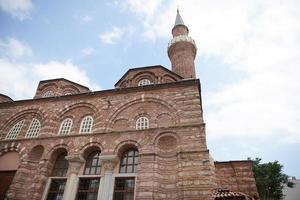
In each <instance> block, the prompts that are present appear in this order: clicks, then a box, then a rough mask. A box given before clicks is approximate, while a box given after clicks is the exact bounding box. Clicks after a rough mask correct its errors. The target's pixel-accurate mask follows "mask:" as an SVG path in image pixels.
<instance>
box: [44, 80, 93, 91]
mask: <svg viewBox="0 0 300 200" xmlns="http://www.w3.org/2000/svg"><path fill="white" fill-rule="evenodd" d="M49 81H66V82H69V83H72V84H74V85H78V86H80V87H83V88H86V89H88V90H90V88H88V87H86V86H84V85H81V84H79V83H75V82H73V81H70V80H68V79H65V78H55V79H47V80H42V81H40V82H39V85H40V84H41V83H44V82H49Z"/></svg>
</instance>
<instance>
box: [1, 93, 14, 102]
mask: <svg viewBox="0 0 300 200" xmlns="http://www.w3.org/2000/svg"><path fill="white" fill-rule="evenodd" d="M0 96H2V97H4V98H7V99H9V100H10V101H14V100H13V99H12V98H10V97H9V96H7V95H5V94H2V93H0Z"/></svg>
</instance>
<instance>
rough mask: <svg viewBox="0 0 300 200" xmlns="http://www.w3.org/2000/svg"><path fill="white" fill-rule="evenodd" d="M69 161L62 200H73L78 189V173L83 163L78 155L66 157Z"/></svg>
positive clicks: (82, 159)
mask: <svg viewBox="0 0 300 200" xmlns="http://www.w3.org/2000/svg"><path fill="white" fill-rule="evenodd" d="M66 159H67V160H68V161H69V173H70V175H69V177H68V180H67V183H66V187H65V192H64V197H63V200H74V199H75V197H76V192H77V187H78V176H77V175H78V172H79V169H80V167H81V165H82V163H84V161H85V160H84V158H83V157H82V156H81V155H80V154H74V155H69V156H66Z"/></svg>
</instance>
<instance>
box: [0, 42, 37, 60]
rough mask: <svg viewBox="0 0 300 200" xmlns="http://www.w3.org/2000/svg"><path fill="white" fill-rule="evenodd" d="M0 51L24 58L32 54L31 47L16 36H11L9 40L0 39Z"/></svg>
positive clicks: (15, 57) (11, 56) (16, 57)
mask: <svg viewBox="0 0 300 200" xmlns="http://www.w3.org/2000/svg"><path fill="white" fill-rule="evenodd" d="M0 52H1V53H2V54H3V55H6V56H8V57H9V58H14V59H18V58H22V57H27V56H32V50H31V48H30V47H29V46H28V45H27V44H25V43H24V42H21V41H19V40H17V39H15V38H9V39H8V40H7V41H0Z"/></svg>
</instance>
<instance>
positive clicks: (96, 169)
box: [84, 151, 101, 175]
mask: <svg viewBox="0 0 300 200" xmlns="http://www.w3.org/2000/svg"><path fill="white" fill-rule="evenodd" d="M99 156H100V151H94V152H92V153H90V155H89V156H88V157H87V159H86V163H85V168H84V175H100V172H101V162H100V159H99Z"/></svg>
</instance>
